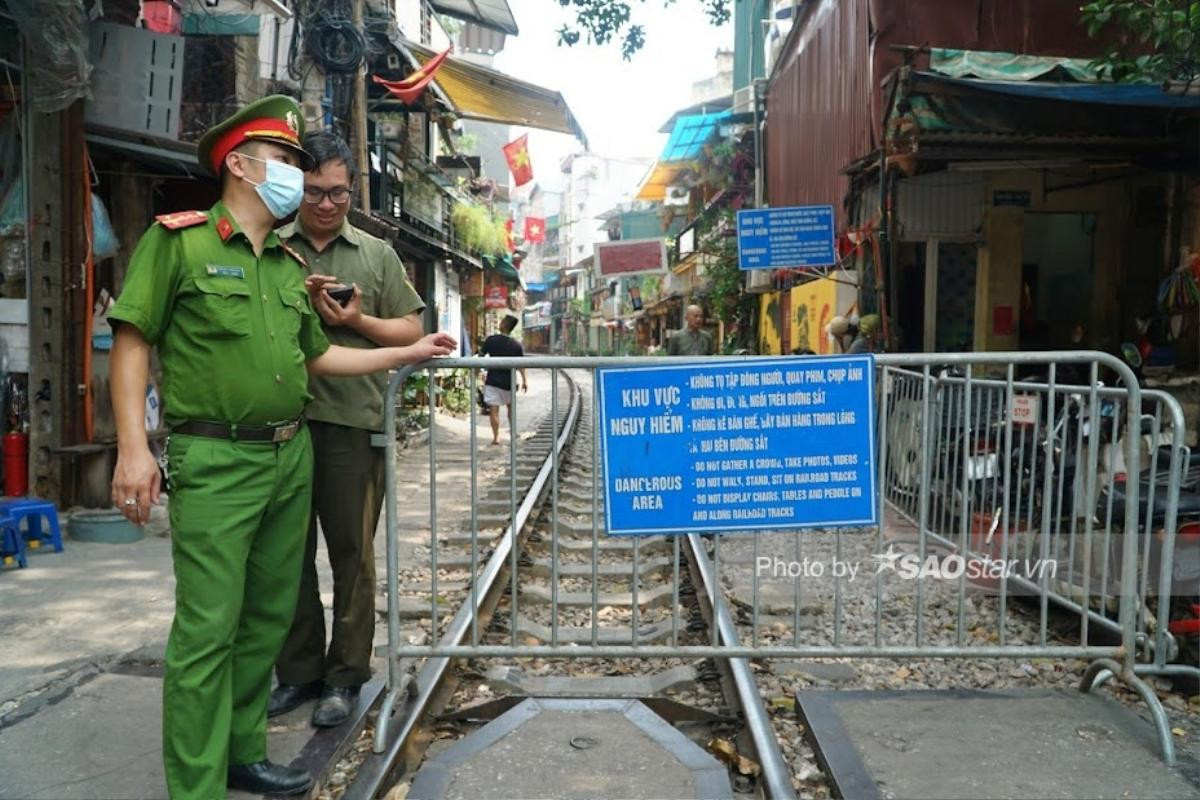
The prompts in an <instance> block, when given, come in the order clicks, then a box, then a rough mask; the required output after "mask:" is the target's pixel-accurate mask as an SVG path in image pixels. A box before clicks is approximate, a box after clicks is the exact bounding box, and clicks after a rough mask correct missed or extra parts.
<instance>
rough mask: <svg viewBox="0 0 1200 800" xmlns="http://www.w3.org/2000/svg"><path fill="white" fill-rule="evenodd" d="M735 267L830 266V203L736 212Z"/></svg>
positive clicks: (832, 255)
mask: <svg viewBox="0 0 1200 800" xmlns="http://www.w3.org/2000/svg"><path fill="white" fill-rule="evenodd" d="M737 240H738V267H739V268H740V269H787V268H804V267H832V266H834V265H835V264H837V254H836V253H835V252H834V247H833V206H791V207H787V208H752V209H744V210H742V211H739V212H737Z"/></svg>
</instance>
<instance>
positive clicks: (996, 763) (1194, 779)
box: [796, 689, 1200, 800]
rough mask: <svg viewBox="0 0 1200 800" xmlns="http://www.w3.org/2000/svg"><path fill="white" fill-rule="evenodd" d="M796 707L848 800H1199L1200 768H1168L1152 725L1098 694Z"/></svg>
mask: <svg viewBox="0 0 1200 800" xmlns="http://www.w3.org/2000/svg"><path fill="white" fill-rule="evenodd" d="M796 708H797V712H798V714H799V715H800V717H801V720H802V721H803V722H804V724H805V727H806V729H807V735H808V737H809V739H810V743H811V744H812V745H813V749H814V751H815V752H816V754H817V759H818V761H819V762H820V763H821V766H822V768H823V769H824V770H825V773H826V775H827V776H828V777H829V780H830V782H831V784H832V785H833V787H834V789H835V791H836V793H837V794H838V795H840V796H842V797H853V798H864V800H865V799H866V798H890V799H894V800H907V799H908V798H928V799H929V800H935V799H936V798H957V799H959V800H975V799H976V798H979V799H982V798H1000V797H1040V798H1047V800H1050V799H1052V798H1064V799H1065V798H1077V797H1089V798H1097V799H1098V800H1099V799H1100V798H1128V797H1155V798H1161V799H1162V800H1166V799H1167V798H1197V797H1200V765H1197V764H1196V762H1195V761H1194V760H1193V761H1190V762H1189V761H1186V760H1184V759H1181V762H1180V764H1179V765H1178V766H1176V767H1174V768H1171V767H1167V766H1166V765H1165V764H1164V763H1163V761H1162V757H1161V755H1160V752H1159V749H1158V746H1157V743H1156V742H1157V740H1156V738H1155V735H1154V730H1153V728H1152V727H1151V726H1150V724H1149V723H1147V722H1146V721H1144V720H1143V719H1141V718H1140V717H1138V716H1137V715H1136V714H1134V713H1133V712H1132V711H1130V710H1129V709H1128V708H1126V707H1125V706H1123V705H1121V704H1120V703H1117V702H1116V701H1114V700H1111V699H1108V698H1106V697H1103V696H1100V695H1096V694H1081V693H1079V692H1071V691H1063V690H1051V689H1022V690H1004V691H983V690H913V691H903V690H900V691H800V692H797V693H796Z"/></svg>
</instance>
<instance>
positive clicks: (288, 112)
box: [196, 94, 317, 175]
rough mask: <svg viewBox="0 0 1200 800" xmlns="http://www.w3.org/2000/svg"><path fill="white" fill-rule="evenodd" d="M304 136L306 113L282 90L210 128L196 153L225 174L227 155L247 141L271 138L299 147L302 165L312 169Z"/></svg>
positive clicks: (297, 150) (216, 173)
mask: <svg viewBox="0 0 1200 800" xmlns="http://www.w3.org/2000/svg"><path fill="white" fill-rule="evenodd" d="M303 138H304V116H303V115H302V114H301V113H300V105H299V104H298V103H297V102H296V101H295V100H293V99H292V98H290V97H288V96H287V95H282V94H273V95H271V96H269V97H264V98H263V99H261V100H256V101H254V102H253V103H251V104H250V105H248V106H246V107H245V108H243V109H242V110H241V111H238V112H237V113H236V114H234V115H233V116H231V117H229V119H227V120H225V121H224V122H221V123H219V124H217V125H214V126H213V127H211V128H209V129H208V132H206V133H205V134H204V136H202V137H201V139H200V142H199V144H197V145H196V157H197V159H198V160H199V161H200V164H201V165H202V166H204V167H207V168H208V169H210V170H212V173H213V174H214V175H220V174H221V164H222V163H223V162H224V161H225V156H227V155H229V151H231V150H233V149H234V148H235V147H237V146H238V145H240V144H243V143H245V142H252V141H258V142H270V143H272V144H277V145H281V146H283V147H287V148H289V149H291V150H294V151H296V155H298V156H299V157H300V168H301V169H303V170H305V171H308V170H310V169H312V168H313V167H315V166H316V163H317V162H316V160H315V159H313V157H312V156H311V155H309V154H308V153H307V152H306V151H305V150H304V148H303V147H301V146H300V141H301V140H302V139H303Z"/></svg>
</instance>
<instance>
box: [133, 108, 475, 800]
mask: <svg viewBox="0 0 1200 800" xmlns="http://www.w3.org/2000/svg"><path fill="white" fill-rule="evenodd" d="M302 135H303V121H302V119H301V117H300V109H299V107H298V106H297V104H296V103H295V101H294V100H292V99H291V98H287V97H283V96H273V97H268V98H265V99H263V100H260V101H258V102H256V103H253V104H251V105H249V106H247V107H246V108H245V109H243V110H242V111H240V112H239V113H237V114H235V115H234V116H233V117H231V118H230V119H228V120H226V121H225V122H223V123H221V124H220V125H217V126H216V127H214V128H213V129H212V130H210V131H209V132H208V133H206V134H205V136H204V138H203V139H201V141H200V144H199V147H198V156H199V159H200V161H201V163H202V164H203V165H205V166H206V167H208V168H210V169H212V170H213V172H214V173H215V174H218V175H220V176H221V179H222V194H221V201H220V202H218V203H217V204H216V205H215V206H213V207H212V208H211V209H209V210H208V211H205V212H201V211H190V212H182V213H179V214H168V215H164V216H163V217H159V218H158V224H156V225H154V226H153V227H152V228H150V230H149V231H147V232H146V234H145V235H144V236H143V237H142V240H141V242H140V243H139V244H138V247H137V250H136V251H135V253H134V254H133V257H132V259H131V261H130V264H129V269H128V272H127V274H126V277H125V285H124V289H123V291H122V292H121V296H120V298H119V299H118V301H117V303H116V305H115V306H114V308H113V310H112V311H111V312H110V314H109V319H110V320H111V321H112V323H113V325H114V327H115V339H114V345H113V353H112V380H111V383H112V396H113V407H114V412H115V415H116V422H117V447H118V452H117V466H116V472H115V475H114V477H113V502H114V503H115V504H116V505H117V506H118V507H120V508H121V509H122V510H123V511H124V512H125V514H126V516H127V517H128V518H129V519H130V520H131V521H133V522H135V523H137V524H144V523H145V522H146V521H147V519H148V518H149V512H150V505H151V503H154V502H157V500H158V495H159V489H160V487H159V472H158V465H157V463H156V462H155V460H154V457H153V456H152V455H151V453H150V450H149V447H148V445H147V441H146V435H145V425H144V413H145V411H144V409H145V389H146V383H147V378H148V372H149V355H150V348H151V347H157V348H158V350H159V356H160V359H161V362H162V368H163V378H164V381H163V387H164V396H165V401H166V402H165V415H166V421H167V423H168V425H169V426H170V428H171V439H170V443H169V445H168V448H167V454H168V459H169V464H168V471H169V476H170V481H171V503H170V518H171V540H172V541H171V545H172V556H173V559H174V565H175V620H174V623H173V625H172V627H171V634H170V638H169V640H168V643H167V655H166V676H165V679H164V683H163V765H164V768H165V771H166V777H167V788H168V791H169V793H170V796H171V797H172V798H196V800H214V798H222V797H224V796H225V790H226V786H227V785H228V786H230V787H233V788H239V789H244V790H247V791H252V792H257V793H262V794H296V793H300V792H304V791H307V790H308V789H309V788H310V786H311V784H312V777H311V776H310V775H309V774H308V773H307V772H304V771H302V770H296V769H291V768H288V767H286V766H282V765H278V764H274V763H272V762H270V761H269V760H268V759H267V751H266V710H267V697H268V694H269V691H270V685H271V667H272V665H273V664H274V661H275V658H276V656H277V655H278V653H279V649H280V647H281V646H282V643H283V640H284V637H285V635H286V634H287V631H288V626H289V625H290V623H291V620H292V614H293V612H294V610H295V606H296V595H297V591H298V587H299V579H300V563H301V559H302V558H303V555H304V544H305V543H304V536H305V532H306V531H307V529H308V515H309V508H310V504H311V493H312V489H311V483H312V444H311V441H310V439H309V434H308V431H307V429H306V428H305V423H304V419H303V416H302V414H303V411H304V406H305V404H306V403H307V402H308V400H309V399H310V395H309V393H308V378H309V375H310V374H311V375H362V374H368V373H372V372H377V371H380V370H386V369H390V368H393V367H397V366H399V365H400V364H404V363H416V362H420V361H423V360H425V359H427V358H430V357H432V356H435V355H444V354H446V353H448V352H450V351H451V348H452V347H453V346H454V344H455V343H454V340H453V338H451V337H450V336H448V335H445V334H433V335H430V336H426V337H425V338H423V339H421V340H420V341H418V342H416V343H415V344H413V345H410V346H408V347H383V348H377V349H373V350H362V349H354V348H344V347H337V346H331V345H330V344H329V342H328V340H327V339H326V337H325V335H324V333H322V330H321V325H320V321H319V319H318V318H317V316H316V314H315V312H314V311H313V308H312V305H311V302H310V300H309V295H308V292H307V290H306V286H305V271H304V267H303V264H302V262H301V260H300V258H299V256H297V255H295V254H294V252H293V251H290V250H289V249H288V248H287V247H286V246H285V245H284V244H283V243H282V242H281V241H280V239H279V237H278V236H277V235H276V234H275V233H274V231H273V230H272V229H273V227H274V225H275V223H276V221H277V220H278V219H281V218H283V217H285V216H287V215H288V214H290V213H292V212H293V211H295V210H296V208H297V207H298V206H299V203H300V198H301V195H302V193H303V190H304V176H303V173H302V172H301V170H300V169H299V168H297V167H298V166H299V167H303V168H311V167H312V166H313V161H312V158H311V156H309V155H308V154H307V153H306V152H304V150H303V149H302V148H301V146H300V137H301V136H302Z"/></svg>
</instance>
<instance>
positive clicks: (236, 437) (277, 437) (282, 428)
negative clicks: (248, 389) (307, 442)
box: [171, 417, 304, 442]
mask: <svg viewBox="0 0 1200 800" xmlns="http://www.w3.org/2000/svg"><path fill="white" fill-rule="evenodd" d="M303 427H304V417H300V418H298V419H294V420H292V421H291V422H285V423H283V424H282V425H226V424H224V423H222V422H191V421H189V422H184V423H183V424H181V425H176V426H175V427H174V428H172V429H171V433H178V434H180V435H182V436H204V437H206V438H209V439H232V440H233V441H235V442H287V441H291V440H292V439H293V438H295V436H296V434H297V433H299V432H300V429H301V428H303Z"/></svg>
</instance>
